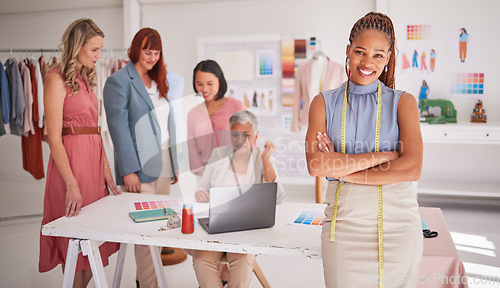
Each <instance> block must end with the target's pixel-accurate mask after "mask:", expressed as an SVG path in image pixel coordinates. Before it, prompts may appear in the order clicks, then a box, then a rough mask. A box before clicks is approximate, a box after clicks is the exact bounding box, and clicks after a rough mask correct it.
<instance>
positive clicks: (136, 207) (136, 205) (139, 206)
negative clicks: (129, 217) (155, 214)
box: [130, 200, 180, 211]
mask: <svg viewBox="0 0 500 288" xmlns="http://www.w3.org/2000/svg"><path fill="white" fill-rule="evenodd" d="M130 204H131V205H130V206H131V207H130V208H131V211H142V210H151V209H162V208H172V209H177V207H179V206H180V205H179V201H177V200H154V201H135V202H131V203H130Z"/></svg>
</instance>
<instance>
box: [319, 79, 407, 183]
mask: <svg viewBox="0 0 500 288" xmlns="http://www.w3.org/2000/svg"><path fill="white" fill-rule="evenodd" d="M378 83H379V80H377V81H375V82H373V83H371V84H369V85H358V84H354V83H353V82H349V94H348V100H349V103H350V104H351V105H350V106H349V104H347V111H346V125H345V127H346V131H345V137H346V138H345V139H346V140H345V141H346V153H347V154H362V153H369V152H374V151H375V126H376V122H377V96H378V95H377V89H378ZM381 84H382V118H381V124H380V151H397V150H399V125H398V117H397V115H398V114H397V112H398V103H399V99H400V97H401V95H402V94H403V93H404V91H401V90H394V89H391V88H388V87H387V86H385V85H384V83H382V82H381ZM346 85H347V82H344V83H343V84H342V85H341V86H340V87H339V88H337V89H333V90H329V91H325V92H321V94H322V95H323V98H324V100H325V105H326V130H327V134H328V136H329V137H330V139H332V142H333V146H334V147H335V151H336V152H341V143H340V134H341V125H342V103H343V100H344V91H345V88H346ZM351 107H352V109H351ZM326 179H327V180H328V181H335V180H337V179H336V178H333V177H327V178H326Z"/></svg>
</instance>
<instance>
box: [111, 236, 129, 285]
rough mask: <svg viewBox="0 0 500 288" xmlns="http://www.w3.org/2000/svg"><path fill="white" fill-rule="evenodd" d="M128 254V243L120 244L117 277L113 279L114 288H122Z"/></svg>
mask: <svg viewBox="0 0 500 288" xmlns="http://www.w3.org/2000/svg"><path fill="white" fill-rule="evenodd" d="M126 252H127V243H120V250H118V260H117V261H116V269H115V277H114V278H113V288H120V283H121V281H122V274H123V266H124V263H125V254H126Z"/></svg>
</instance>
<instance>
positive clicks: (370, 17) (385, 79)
mask: <svg viewBox="0 0 500 288" xmlns="http://www.w3.org/2000/svg"><path fill="white" fill-rule="evenodd" d="M369 29H373V30H377V31H380V32H383V33H385V34H386V35H387V38H388V40H389V45H390V47H389V51H390V52H391V53H390V56H389V62H388V63H387V71H385V69H384V70H383V71H382V74H380V76H379V77H378V79H379V80H380V81H382V83H384V84H385V86H387V87H389V88H393V89H394V72H395V70H396V53H395V50H396V48H395V47H396V35H395V32H394V25H393V24H392V21H391V18H389V16H387V15H385V14H382V13H377V12H369V13H368V14H366V15H365V16H364V17H363V18H361V19H359V20H358V21H357V22H356V23H355V24H354V26H353V27H352V29H351V34H350V35H349V44H351V45H352V42H353V41H354V40H355V39H356V37H357V36H358V35H359V33H360V32H361V31H364V30H369ZM346 63H347V59H346ZM346 73H347V67H346ZM349 76H350V75H349V73H347V77H349ZM346 89H349V81H348V82H347V87H346ZM347 91H349V90H347Z"/></svg>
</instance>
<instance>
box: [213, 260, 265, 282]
mask: <svg viewBox="0 0 500 288" xmlns="http://www.w3.org/2000/svg"><path fill="white" fill-rule="evenodd" d="M222 265H227V258H226V255H224V256H223V257H222V259H221V261H220V264H219V268H218V269H219V272H221V271H222ZM253 273H254V274H255V277H257V279H259V282H260V285H262V287H263V288H271V285H269V282H267V279H266V276H264V272H262V269H260V266H259V264H258V263H257V259H255V260H254V262H253Z"/></svg>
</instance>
